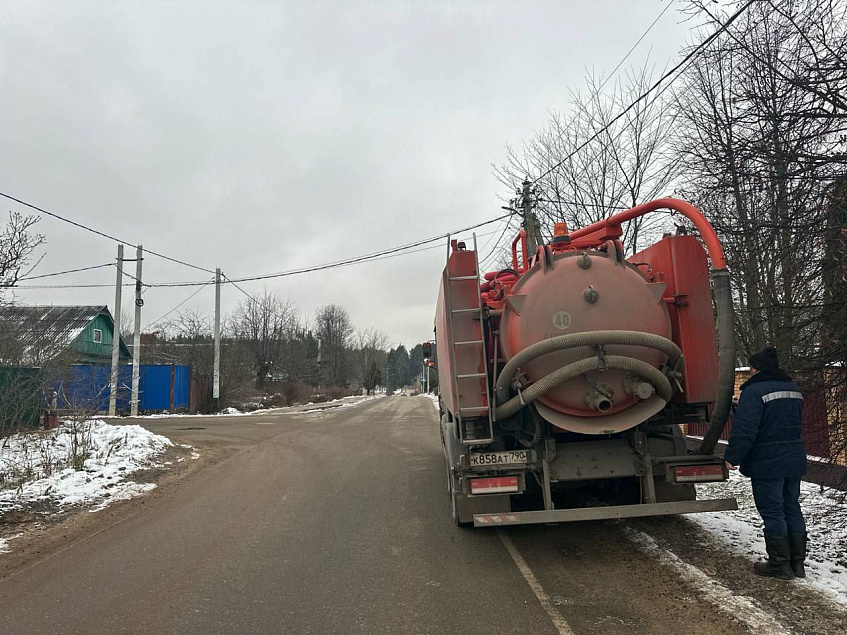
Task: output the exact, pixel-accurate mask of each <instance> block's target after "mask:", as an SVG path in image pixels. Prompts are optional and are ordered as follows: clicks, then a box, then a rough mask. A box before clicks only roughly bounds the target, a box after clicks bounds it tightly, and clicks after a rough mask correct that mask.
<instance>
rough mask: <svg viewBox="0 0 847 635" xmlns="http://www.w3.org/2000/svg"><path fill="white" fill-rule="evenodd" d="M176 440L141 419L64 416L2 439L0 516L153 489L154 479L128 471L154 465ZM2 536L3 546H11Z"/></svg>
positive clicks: (95, 504)
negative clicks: (47, 427)
mask: <svg viewBox="0 0 847 635" xmlns="http://www.w3.org/2000/svg"><path fill="white" fill-rule="evenodd" d="M171 445H172V443H171V441H170V440H168V439H166V438H165V437H162V436H159V435H156V434H153V433H152V432H150V431H149V430H146V429H144V428H142V427H141V426H137V425H130V426H114V425H110V424H108V423H105V422H104V421H100V420H92V421H87V422H84V423H80V422H77V423H75V424H72V423H68V422H65V423H63V424H62V425H61V426H59V427H58V428H56V429H55V430H51V431H50V432H46V433H30V434H18V435H14V436H11V437H7V438H5V439H2V440H0V488H2V489H0V517H2V516H4V515H5V514H9V513H14V512H15V511H16V510H21V509H25V508H27V507H32V506H33V505H35V506H38V507H47V508H50V509H58V510H62V509H66V508H70V507H74V506H83V505H85V506H91V507H92V510H93V511H97V510H100V509H103V508H104V507H106V506H107V505H109V504H110V503H112V502H114V501H118V500H123V499H127V498H132V497H134V496H138V495H140V494H143V493H145V492H148V491H150V490H151V489H153V488H155V487H156V486H155V485H154V484H152V483H136V482H133V481H132V480H129V479H128V478H127V477H128V476H130V475H131V474H133V473H134V472H137V471H138V470H142V469H146V468H151V467H155V466H156V465H157V461H156V458H157V456H158V455H160V454H161V453H163V452H164V451H165V450H166V449H167V448H168V447H170V446H171ZM9 538H10V537H8V536H7V537H6V540H0V551H5V550H8V543H7V540H8V539H9Z"/></svg>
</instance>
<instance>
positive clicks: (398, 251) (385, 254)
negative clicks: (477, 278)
mask: <svg viewBox="0 0 847 635" xmlns="http://www.w3.org/2000/svg"><path fill="white" fill-rule="evenodd" d="M513 214H514V212H510V213H509V214H505V215H503V216H498V217H497V218H492V219H491V220H487V221H483V222H481V223H476V224H475V225H470V226H468V227H463V228H462V229H458V230H456V231H452V232H449V233H446V234H439V235H438V236H433V237H431V238H425V239H422V240H418V241H415V242H413V243H408V244H406V245H401V246H399V247H392V248H390V249H384V250H382V251H377V252H373V253H370V254H365V255H363V256H356V257H352V258H347V259H345V260H338V261H334V262H329V263H324V264H320V265H313V266H310V267H303V268H301V269H292V270H289V271H282V272H279V273H271V274H264V275H257V276H245V277H242V278H227V282H228V283H230V284H235V283H237V282H251V281H254V280H269V279H272V278H283V277H287V276H294V275H299V274H303V273H310V272H313V271H322V270H325V269H334V268H337V267H344V266H347V265H353V264H358V263H360V262H370V261H373V260H383V259H385V258H389V257H392V256H399V255H405V254H406V253H415V251H423V249H420V250H417V249H414V248H415V247H421V246H423V245H427V244H429V243H432V242H435V241H437V240H442V239H444V238H447V237H448V236H455V235H457V234H462V233H464V232H467V231H470V230H472V229H476V228H478V227H483V226H485V225H490V224H491V223H496V222H498V221H501V220H503V219H504V218H509V217H511V216H512V215H513ZM436 248H437V247H436ZM427 249H429V247H428V248H427ZM151 253H152V252H151ZM122 273H123V275H125V276H127V277H129V278H131V279H133V280H135V279H136V278H135V276H133V275H132V274H130V273H127V272H126V271H123V272H122ZM141 284H142V285H144V286H145V287H149V288H172V287H196V286H201V287H202V286H205V285H207V284H209V282H208V281H205V280H197V281H193V280H192V281H186V282H141ZM123 286H135V285H134V284H125V285H123ZM98 287H114V285H111V284H88V285H73V284H67V285H43V286H25V285H22V286H16V287H15V288H18V289H77V288H80V289H81V288H98ZM242 291H243V290H242ZM248 295H249V294H248Z"/></svg>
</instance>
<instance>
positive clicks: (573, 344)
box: [495, 331, 682, 419]
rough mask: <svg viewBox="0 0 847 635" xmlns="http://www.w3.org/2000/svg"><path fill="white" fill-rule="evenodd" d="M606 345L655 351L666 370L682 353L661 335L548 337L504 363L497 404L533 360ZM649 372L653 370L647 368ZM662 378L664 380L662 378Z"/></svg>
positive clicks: (588, 333) (619, 333) (590, 333)
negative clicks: (665, 361)
mask: <svg viewBox="0 0 847 635" xmlns="http://www.w3.org/2000/svg"><path fill="white" fill-rule="evenodd" d="M607 344H620V345H627V346H644V347H647V348H655V349H657V350H660V351H662V352H663V353H664V354H665V355H667V356H668V366H669V367H670V368H674V367H676V364H677V362H678V361H679V360H680V358H681V357H682V351H681V350H680V349H679V346H677V345H676V344H674V343H673V342H672V341H671V340H669V339H668V338H666V337H662V336H661V335H654V334H653V333H643V332H641V331H585V332H584V333H569V334H568V335H559V336H558V337H551V338H550V339H548V340H542V341H540V342H536V343H535V344H532V345H531V346H527V347H526V348H525V349H523V350H522V351H520V352H519V353H518V354H517V355H515V356H514V357H513V358H512V359H510V360H509V361H508V362H507V363H506V365H505V366H504V367H503V370H501V371H500V374H499V375H498V377H497V385H496V387H495V394H496V398H497V403H500V404H502V403H505V402H506V400H507V399H508V398H509V385H510V384H511V383H512V378H513V377H514V376H515V373H516V372H517V370H518V368H519V367H521V366H523V365H525V364H527V363H529V362H531V361H532V360H533V359H535V358H536V357H541V356H542V355H547V354H548V353H554V352H556V351H561V350H565V349H568V348H577V347H579V346H605V345H607ZM606 359H608V357H607V358H606ZM647 366H649V364H647ZM650 368H653V367H652V366H650ZM653 370H655V368H654V369H653ZM659 374H661V373H659ZM642 376H643V375H642ZM662 376H663V377H664V375H662ZM645 379H646V377H645ZM542 381H543V380H542ZM545 392H546V391H545ZM524 395H526V392H524ZM524 401H526V397H524ZM527 403H529V402H527ZM499 418H500V417H499V415H498V419H499Z"/></svg>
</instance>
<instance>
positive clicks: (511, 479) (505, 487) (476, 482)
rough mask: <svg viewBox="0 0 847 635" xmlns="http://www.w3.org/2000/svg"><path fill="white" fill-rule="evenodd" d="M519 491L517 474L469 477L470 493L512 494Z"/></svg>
mask: <svg viewBox="0 0 847 635" xmlns="http://www.w3.org/2000/svg"><path fill="white" fill-rule="evenodd" d="M519 491H520V486H519V485H518V477H517V476H494V477H491V478H472V479H471V494H513V493H517V492H519Z"/></svg>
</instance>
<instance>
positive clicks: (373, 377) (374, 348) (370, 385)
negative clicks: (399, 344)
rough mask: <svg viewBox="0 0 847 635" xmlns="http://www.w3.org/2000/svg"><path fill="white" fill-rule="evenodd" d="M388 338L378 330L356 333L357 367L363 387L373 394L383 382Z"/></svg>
mask: <svg viewBox="0 0 847 635" xmlns="http://www.w3.org/2000/svg"><path fill="white" fill-rule="evenodd" d="M387 346H388V336H387V335H386V334H385V333H383V332H382V331H378V330H376V329H365V330H364V331H358V332H357V333H356V350H355V357H356V365H357V367H358V371H359V377H360V379H361V381H362V387H363V388H364V389H365V390H366V391H367V394H369V395H370V394H371V392H372V391H373V390H374V388H376V387H377V385H378V384H380V383H381V382H382V369H383V368H384V367H385V363H386V359H387V353H386V350H385V349H386V347H387Z"/></svg>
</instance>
